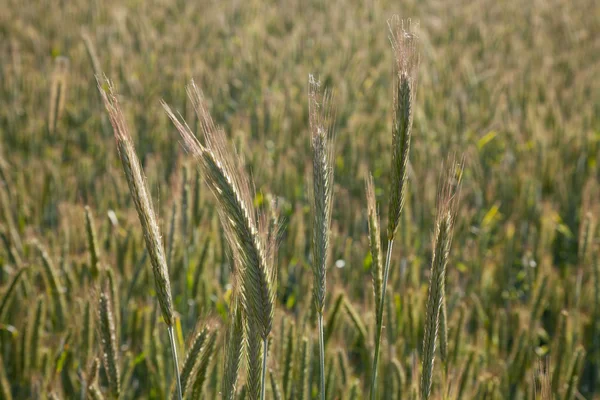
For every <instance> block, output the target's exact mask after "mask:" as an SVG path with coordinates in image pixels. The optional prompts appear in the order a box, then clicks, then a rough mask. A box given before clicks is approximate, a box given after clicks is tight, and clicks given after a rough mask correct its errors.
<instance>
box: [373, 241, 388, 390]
mask: <svg viewBox="0 0 600 400" xmlns="http://www.w3.org/2000/svg"><path fill="white" fill-rule="evenodd" d="M393 246H394V239H390V241H389V242H388V248H387V254H386V256H385V269H384V272H383V289H382V291H381V301H380V302H379V310H376V311H377V321H376V325H377V331H376V332H375V357H374V358H373V368H372V369H373V373H372V375H371V400H375V397H376V394H377V364H378V363H379V349H380V347H381V330H382V329H383V302H384V300H385V291H386V289H387V282H388V276H389V274H390V261H391V259H392V247H393Z"/></svg>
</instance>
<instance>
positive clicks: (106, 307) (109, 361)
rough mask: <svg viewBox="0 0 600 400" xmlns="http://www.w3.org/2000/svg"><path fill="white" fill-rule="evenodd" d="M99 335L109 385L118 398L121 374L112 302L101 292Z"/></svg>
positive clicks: (113, 394) (110, 390)
mask: <svg viewBox="0 0 600 400" xmlns="http://www.w3.org/2000/svg"><path fill="white" fill-rule="evenodd" d="M98 336H99V338H100V347H101V349H102V360H103V363H104V369H105V370H106V376H107V377H108V387H109V392H110V395H111V397H112V398H115V399H118V398H119V395H120V393H121V375H120V372H119V369H120V368H119V359H118V351H119V350H118V345H117V338H116V332H115V323H114V319H113V312H112V304H111V301H110V297H109V295H108V294H107V293H105V292H101V293H100V296H99V298H98Z"/></svg>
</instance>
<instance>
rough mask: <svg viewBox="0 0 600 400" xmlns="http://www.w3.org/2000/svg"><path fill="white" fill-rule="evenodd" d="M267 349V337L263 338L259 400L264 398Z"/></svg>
mask: <svg viewBox="0 0 600 400" xmlns="http://www.w3.org/2000/svg"><path fill="white" fill-rule="evenodd" d="M268 351H269V338H268V337H265V338H264V339H263V363H262V384H261V385H260V400H265V384H266V377H267V352H268Z"/></svg>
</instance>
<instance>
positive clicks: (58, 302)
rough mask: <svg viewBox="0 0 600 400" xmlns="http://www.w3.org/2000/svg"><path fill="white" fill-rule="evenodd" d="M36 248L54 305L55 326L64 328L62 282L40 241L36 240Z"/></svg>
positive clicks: (64, 309) (64, 311)
mask: <svg viewBox="0 0 600 400" xmlns="http://www.w3.org/2000/svg"><path fill="white" fill-rule="evenodd" d="M36 246H37V249H38V251H39V253H40V256H41V258H42V266H43V267H44V272H45V274H46V279H47V282H48V284H49V286H50V287H49V289H50V294H51V296H52V303H53V306H54V313H55V315H56V321H55V322H56V327H57V329H59V330H62V329H64V327H65V325H66V312H67V309H66V307H67V306H66V303H65V296H64V294H63V289H62V284H61V282H60V279H59V277H58V272H57V271H56V268H55V266H54V262H52V259H51V258H50V256H49V255H48V252H47V250H46V248H45V247H44V246H42V244H41V243H39V242H36Z"/></svg>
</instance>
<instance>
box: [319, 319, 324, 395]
mask: <svg viewBox="0 0 600 400" xmlns="http://www.w3.org/2000/svg"><path fill="white" fill-rule="evenodd" d="M318 320H319V350H320V351H319V354H320V356H321V358H320V361H321V400H325V340H324V337H323V313H319V317H318Z"/></svg>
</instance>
